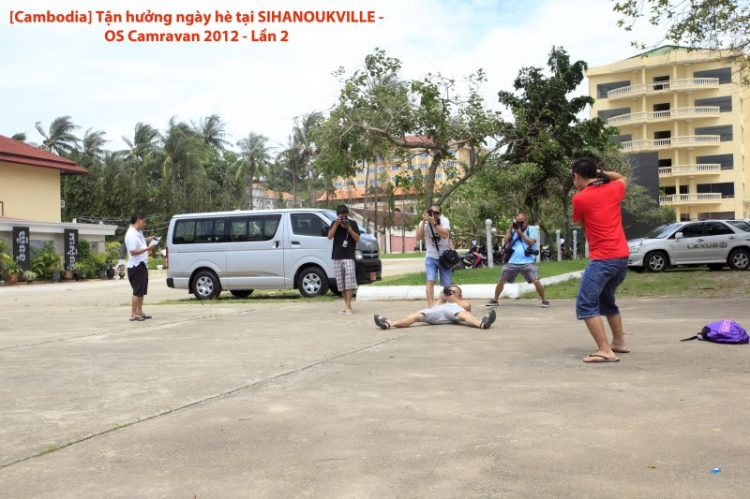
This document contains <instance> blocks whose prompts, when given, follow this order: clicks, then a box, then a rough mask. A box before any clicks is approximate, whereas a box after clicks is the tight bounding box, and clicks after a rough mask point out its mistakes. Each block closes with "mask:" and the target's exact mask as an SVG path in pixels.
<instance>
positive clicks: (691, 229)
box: [677, 223, 703, 239]
mask: <svg viewBox="0 0 750 499" xmlns="http://www.w3.org/2000/svg"><path fill="white" fill-rule="evenodd" d="M677 232H682V237H684V238H685V239H687V238H689V237H701V236H702V235H703V224H702V223H700V224H688V225H686V226H684V227H683V228H682V229H680V230H678V231H677Z"/></svg>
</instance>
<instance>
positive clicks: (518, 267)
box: [500, 263, 539, 284]
mask: <svg viewBox="0 0 750 499" xmlns="http://www.w3.org/2000/svg"><path fill="white" fill-rule="evenodd" d="M519 273H520V274H521V275H522V276H523V278H524V279H526V282H528V283H529V284H531V283H532V282H533V281H536V280H538V279H539V269H538V268H537V266H536V265H535V264H533V263H523V264H517V263H506V264H505V266H503V271H502V272H501V273H500V280H501V281H505V282H510V283H513V282H516V277H517V276H518V274H519Z"/></svg>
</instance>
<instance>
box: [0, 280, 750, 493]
mask: <svg viewBox="0 0 750 499" xmlns="http://www.w3.org/2000/svg"><path fill="white" fill-rule="evenodd" d="M743 278H744V276H743ZM162 282H163V281H162ZM32 287H33V286H32ZM17 288H23V286H19V287H17ZM4 291H5V290H4ZM19 291H21V290H20V289H19ZM176 293H179V294H178V295H176ZM182 296H183V295H182V293H181V292H177V291H173V290H168V289H166V287H165V286H164V285H163V284H160V281H154V282H152V287H151V290H150V294H149V297H148V298H147V301H146V303H147V307H146V310H147V312H149V313H150V314H152V315H153V316H154V319H152V320H150V321H146V322H141V323H131V322H128V321H127V317H128V310H127V307H126V306H123V304H124V303H125V302H127V299H128V287H127V284H126V283H119V282H118V283H96V282H92V283H90V284H89V283H83V284H80V285H78V286H71V290H70V291H67V292H65V293H59V294H57V293H56V294H50V293H48V292H39V291H37V292H31V291H24V292H19V293H8V292H4V293H3V294H1V295H0V312H1V315H2V318H3V319H2V321H0V442H1V444H0V466H4V467H3V468H1V469H0V496H2V497H14V498H17V497H56V498H57V497H191V498H192V497H198V498H200V497H279V496H282V497H414V496H420V497H488V496H490V497H576V498H579V497H597V498H600V497H660V498H662V497H675V498H678V497H679V498H685V497H696V498H698V497H701V498H703V497H738V498H740V497H746V495H747V494H746V484H747V483H748V480H750V469H749V468H748V466H747V455H748V451H750V429H748V427H747V425H746V424H745V419H746V415H747V414H748V412H749V411H750V401H749V400H748V397H747V396H746V393H747V383H746V380H747V375H748V371H750V363H749V362H748V356H750V346H724V345H713V344H705V343H700V342H690V343H680V342H679V341H678V340H679V339H682V338H684V337H687V336H690V335H692V334H694V333H695V332H696V331H697V330H699V329H700V327H701V326H702V325H703V324H704V323H706V322H709V321H712V320H716V319H720V318H724V317H732V318H735V319H736V320H738V321H739V322H741V323H743V324H745V325H747V324H750V310H748V307H747V300H722V301H719V300H715V301H703V300H684V299H682V300H626V301H623V302H622V309H623V314H624V318H625V321H624V322H625V326H626V330H627V331H628V333H629V334H628V342H629V344H630V346H631V348H632V349H633V352H632V353H630V354H624V355H621V359H622V360H621V362H620V363H618V364H608V365H585V364H583V363H582V362H581V358H582V357H583V356H585V354H586V353H588V352H589V351H591V350H593V348H594V347H593V343H592V341H591V339H590V338H589V336H588V334H587V333H586V332H585V328H584V326H583V324H581V323H578V322H576V321H575V320H574V313H573V304H572V303H571V302H569V301H555V302H553V303H552V308H550V309H541V308H539V305H538V301H537V300H517V301H510V300H507V301H503V302H502V304H501V306H500V307H499V308H498V315H499V320H498V322H497V323H496V324H495V326H494V327H493V329H491V330H489V331H479V330H474V329H470V328H466V327H461V326H433V327H424V326H420V327H413V328H410V329H408V330H389V331H381V330H380V329H378V328H376V327H375V325H374V324H373V323H372V314H374V313H381V314H384V315H386V316H387V317H390V318H397V317H399V316H403V315H406V314H407V313H408V312H411V311H413V310H414V309H416V308H419V307H421V306H422V304H421V303H418V302H366V303H356V304H355V309H356V314H355V315H352V316H348V317H344V316H339V315H338V314H336V311H337V310H338V309H339V308H340V304H339V303H338V302H303V301H283V302H273V301H268V300H264V301H258V302H249V303H242V304H239V303H237V304H233V303H232V302H231V301H227V302H221V303H219V304H212V305H202V304H200V303H197V302H193V303H189V304H186V305H162V306H154V305H151V306H148V305H149V303H153V302H155V301H162V300H164V299H175V298H178V297H182ZM184 296H187V295H184ZM474 306H475V307H476V308H475V310H474V313H475V315H477V316H480V315H482V314H484V313H486V308H485V307H483V306H482V305H481V302H475V303H474ZM714 467H721V468H722V472H721V473H719V474H718V475H711V474H710V470H711V469H712V468H714Z"/></svg>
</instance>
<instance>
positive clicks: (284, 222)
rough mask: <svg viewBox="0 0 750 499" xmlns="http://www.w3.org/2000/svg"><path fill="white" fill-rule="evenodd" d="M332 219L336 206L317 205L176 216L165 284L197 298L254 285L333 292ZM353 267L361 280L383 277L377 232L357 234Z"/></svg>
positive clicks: (246, 292) (241, 292) (239, 292)
mask: <svg viewBox="0 0 750 499" xmlns="http://www.w3.org/2000/svg"><path fill="white" fill-rule="evenodd" d="M335 218H336V213H335V212H332V211H328V210H320V209H309V210H306V209H293V210H254V211H233V212H220V213H191V214H188V215H177V216H175V217H173V218H172V220H171V221H170V223H169V231H168V233H167V243H166V244H167V248H166V249H167V251H166V258H167V286H169V287H170V288H175V289H185V290H187V291H188V293H193V294H194V295H195V297H196V298H198V299H199V300H207V299H211V298H216V297H217V296H218V295H219V294H220V293H221V292H222V291H229V292H231V293H232V294H233V295H235V296H237V297H242V298H244V297H247V296H250V294H252V292H253V291H254V290H256V289H298V290H299V292H300V293H301V294H302V295H303V296H307V297H310V296H318V295H324V294H325V293H327V292H328V290H329V289H330V290H331V291H332V292H333V293H336V294H338V293H339V291H338V287H337V283H336V279H335V277H334V271H333V265H332V260H331V252H332V248H333V246H332V245H333V242H332V241H331V240H329V239H328V237H327V235H328V230H329V228H330V225H331V223H332V221H333V220H335ZM355 266H356V272H357V283H358V284H369V283H371V282H374V281H379V280H381V279H382V263H381V261H380V248H379V245H378V242H377V240H376V239H375V237H373V236H371V235H369V234H366V233H363V234H362V237H361V238H360V240H359V242H358V243H357V247H356V253H355Z"/></svg>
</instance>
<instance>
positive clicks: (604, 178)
mask: <svg viewBox="0 0 750 499" xmlns="http://www.w3.org/2000/svg"><path fill="white" fill-rule="evenodd" d="M596 176H597V177H598V178H599V180H600V181H601V182H602V183H603V184H606V183H609V181H610V178H609V176H608V175H607V174H606V173H604V170H602V169H601V168H599V169H598V170H596Z"/></svg>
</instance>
